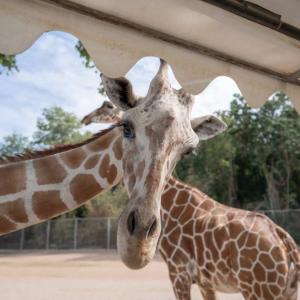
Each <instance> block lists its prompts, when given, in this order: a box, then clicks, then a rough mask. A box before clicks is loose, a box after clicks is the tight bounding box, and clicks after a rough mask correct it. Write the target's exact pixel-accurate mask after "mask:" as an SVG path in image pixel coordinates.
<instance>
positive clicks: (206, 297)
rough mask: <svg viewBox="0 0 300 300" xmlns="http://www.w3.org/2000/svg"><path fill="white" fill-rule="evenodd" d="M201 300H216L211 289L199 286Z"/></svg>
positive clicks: (215, 295) (214, 293)
mask: <svg viewBox="0 0 300 300" xmlns="http://www.w3.org/2000/svg"><path fill="white" fill-rule="evenodd" d="M199 288H200V292H201V295H202V297H203V300H218V297H217V294H216V292H215V291H214V290H213V289H210V288H203V287H201V286H199Z"/></svg>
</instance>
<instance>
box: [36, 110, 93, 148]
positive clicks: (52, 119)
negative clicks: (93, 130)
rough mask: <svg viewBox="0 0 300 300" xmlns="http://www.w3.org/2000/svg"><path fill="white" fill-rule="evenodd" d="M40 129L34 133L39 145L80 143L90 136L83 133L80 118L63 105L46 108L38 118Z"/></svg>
mask: <svg viewBox="0 0 300 300" xmlns="http://www.w3.org/2000/svg"><path fill="white" fill-rule="evenodd" d="M37 128H38V130H37V131H36V132H35V133H34V135H33V139H34V143H35V144H38V145H44V146H45V145H46V146H53V145H63V144H71V143H78V142H80V141H83V140H84V139H86V138H88V137H89V136H90V133H88V132H87V133H84V134H82V133H81V132H80V131H79V129H80V128H81V123H80V120H79V119H78V118H77V117H76V116H75V115H74V114H73V113H68V112H66V111H64V110H63V109H62V108H61V107H57V106H54V107H51V108H45V109H44V110H43V112H42V117H39V118H38V120H37Z"/></svg>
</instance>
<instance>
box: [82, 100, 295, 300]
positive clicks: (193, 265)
mask: <svg viewBox="0 0 300 300" xmlns="http://www.w3.org/2000/svg"><path fill="white" fill-rule="evenodd" d="M114 109H115V108H114V107H112V105H110V106H109V107H108V105H107V103H104V104H103V105H102V106H101V107H100V108H98V109H97V110H95V111H93V112H92V113H91V114H90V115H88V116H86V117H85V118H84V119H83V120H82V122H83V123H86V120H89V123H91V122H102V123H107V122H114V121H116V120H118V119H119V118H120V112H118V115H117V116H116V119H115V118H114V115H113V113H112V111H113V110H114ZM109 110H110V111H109ZM161 214H162V221H163V224H164V226H163V228H162V234H161V239H160V244H159V250H160V253H161V254H162V256H163V258H164V260H165V262H166V263H167V265H168V269H169V275H170V279H171V281H172V285H173V289H174V292H175V295H176V297H177V299H180V300H183V299H190V289H191V285H192V284H193V283H195V284H197V285H198V286H199V288H200V291H201V294H202V296H203V298H204V299H205V300H213V299H216V291H220V292H228V293H235V292H241V293H242V294H243V296H244V298H245V299H247V300H250V299H252V300H256V299H265V300H271V299H286V300H289V299H290V300H296V299H297V284H298V280H299V272H300V257H299V252H298V248H297V245H296V243H295V242H294V240H293V239H292V238H291V236H290V235H289V234H288V233H287V232H285V231H284V230H283V229H282V228H280V227H279V226H277V225H276V224H275V223H273V222H272V221H271V220H270V219H269V218H268V217H266V216H264V215H262V214H258V213H255V212H249V211H245V210H240V209H235V208H231V207H228V206H225V205H222V204H219V203H218V202H216V201H214V200H213V199H211V198H209V197H208V196H207V195H205V194H203V193H202V192H200V191H199V190H197V189H196V188H193V187H191V186H189V185H186V184H184V183H182V182H180V181H179V180H177V179H175V178H172V177H171V178H170V180H169V181H168V183H167V185H166V188H165V190H164V193H163V195H162V207H161Z"/></svg>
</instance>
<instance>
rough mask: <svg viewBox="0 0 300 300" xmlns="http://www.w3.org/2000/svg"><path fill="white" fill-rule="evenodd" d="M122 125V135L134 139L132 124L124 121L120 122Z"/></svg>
mask: <svg viewBox="0 0 300 300" xmlns="http://www.w3.org/2000/svg"><path fill="white" fill-rule="evenodd" d="M122 126H123V136H124V138H126V139H134V138H135V133H134V128H133V125H132V124H131V123H129V122H124V123H122Z"/></svg>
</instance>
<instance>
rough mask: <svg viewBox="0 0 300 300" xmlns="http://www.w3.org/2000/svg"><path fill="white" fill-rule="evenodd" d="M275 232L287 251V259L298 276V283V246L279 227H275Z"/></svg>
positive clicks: (299, 264) (299, 266)
mask: <svg viewBox="0 0 300 300" xmlns="http://www.w3.org/2000/svg"><path fill="white" fill-rule="evenodd" d="M276 232H277V234H278V236H279V237H280V239H281V240H282V242H283V243H284V245H285V247H286V249H287V253H288V257H289V259H290V261H291V262H292V263H293V264H294V268H295V271H296V272H297V274H298V276H297V278H298V281H300V252H299V249H298V246H297V244H296V242H295V241H294V239H293V238H292V237H291V236H290V235H289V233H287V232H286V231H285V230H283V229H282V228H280V227H279V226H276Z"/></svg>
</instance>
